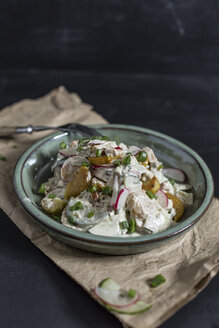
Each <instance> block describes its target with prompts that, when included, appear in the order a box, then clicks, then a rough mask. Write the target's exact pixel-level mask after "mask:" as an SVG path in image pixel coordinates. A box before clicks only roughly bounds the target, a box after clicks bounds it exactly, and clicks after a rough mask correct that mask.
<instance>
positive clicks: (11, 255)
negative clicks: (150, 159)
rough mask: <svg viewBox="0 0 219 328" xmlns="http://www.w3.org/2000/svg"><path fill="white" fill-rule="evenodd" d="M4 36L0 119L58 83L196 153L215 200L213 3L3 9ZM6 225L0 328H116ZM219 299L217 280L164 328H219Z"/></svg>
mask: <svg viewBox="0 0 219 328" xmlns="http://www.w3.org/2000/svg"><path fill="white" fill-rule="evenodd" d="M0 27H1V28H0V108H2V107H4V106H6V105H9V104H11V103H13V102H15V101H18V100H20V99H23V98H27V97H30V98H32V97H38V96H41V95H43V94H45V93H47V92H48V91H50V90H51V89H52V88H55V87H57V86H59V85H60V84H63V85H65V86H66V87H67V88H68V89H69V90H70V91H75V92H78V93H79V95H80V96H81V97H82V98H83V100H84V101H86V102H88V103H90V104H92V105H94V109H95V110H96V111H97V112H99V113H101V114H102V115H103V116H104V117H105V118H106V119H108V120H109V121H110V122H112V123H127V124H133V125H140V126H145V127H147V128H151V129H155V130H158V131H161V132H164V133H166V134H168V135H171V136H173V137H175V138H177V139H179V140H181V141H183V142H185V143H186V144H187V145H189V146H190V147H192V148H193V149H195V150H196V151H198V153H199V154H200V155H201V156H202V157H203V158H204V160H205V161H206V163H207V164H208V166H209V168H210V169H211V171H212V173H213V176H214V180H215V186H216V196H217V197H219V189H218V184H219V176H218V174H217V171H218V167H219V155H218V145H219V134H218V131H219V109H218V108H219V61H218V58H219V3H218V1H216V0H208V1H205V0H190V1H182V0H175V1H172V0H153V1H145V0H139V1H131V0H94V1H90V0H81V1H75V0H46V1H35V0H31V1H30V0H19V1H18V0H7V1H0ZM36 123H37V122H36ZM0 124H1V122H0ZM0 219H1V229H0V327H4V328H14V327H16V328H17V327H19V328H20V327H22V328H29V327H31V328H32V327H33V328H35V327H36V328H38V327H41V328H44V327H46V328H47V327H53V328H58V327H64V328H70V327H80V328H88V327H89V328H91V327H95V328H98V327H101V328H102V327H121V324H120V323H119V322H118V321H117V320H116V319H115V318H114V317H113V316H112V315H110V314H109V313H108V312H107V311H105V310H104V309H103V308H102V307H100V306H99V305H98V304H97V303H96V302H95V301H93V300H92V299H91V298H90V297H89V296H88V295H87V293H86V292H84V291H83V290H82V288H81V287H79V286H78V285H76V283H75V282H73V281H72V280H71V279H70V278H69V277H67V275H66V274H65V273H64V272H62V271H60V270H59V269H58V268H57V267H56V266H55V265H54V264H53V263H52V262H51V261H50V260H49V259H48V258H46V257H45V256H44V255H43V254H42V253H41V252H40V251H39V250H38V249H36V248H35V247H34V246H33V245H32V244H31V243H30V241H29V240H28V239H27V238H26V237H25V236H24V235H23V234H22V233H21V232H20V231H19V230H18V229H17V228H16V227H15V226H14V224H13V223H12V222H11V221H10V220H9V219H8V218H7V216H6V215H4V213H2V212H1V211H0ZM218 295H219V278H218V277H216V278H214V279H213V281H212V282H211V283H210V284H209V286H208V287H207V288H206V289H205V290H204V291H203V292H202V293H201V294H200V295H199V296H198V297H197V298H196V299H195V300H193V301H192V302H190V303H189V304H188V305H186V306H185V307H184V308H182V309H181V310H180V311H179V312H177V313H176V314H175V315H174V316H173V317H172V318H171V319H169V320H168V321H167V322H166V323H165V324H164V325H162V327H163V328H175V327H177V328H184V327H187V328H196V327H199V328H218V327H219V296H218Z"/></svg>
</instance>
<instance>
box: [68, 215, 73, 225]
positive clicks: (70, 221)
mask: <svg viewBox="0 0 219 328" xmlns="http://www.w3.org/2000/svg"><path fill="white" fill-rule="evenodd" d="M68 222H69V223H70V224H74V223H75V219H74V218H73V216H70V217H69V218H68Z"/></svg>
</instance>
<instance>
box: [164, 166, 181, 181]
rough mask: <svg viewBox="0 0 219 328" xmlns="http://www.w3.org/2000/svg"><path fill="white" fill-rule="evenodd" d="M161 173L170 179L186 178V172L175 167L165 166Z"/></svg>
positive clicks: (179, 179)
mask: <svg viewBox="0 0 219 328" xmlns="http://www.w3.org/2000/svg"><path fill="white" fill-rule="evenodd" d="M162 173H163V174H164V175H165V176H166V177H167V178H170V179H174V180H176V181H179V182H184V181H185V180H186V174H185V172H184V171H182V170H180V169H175V168H166V169H163V170H162Z"/></svg>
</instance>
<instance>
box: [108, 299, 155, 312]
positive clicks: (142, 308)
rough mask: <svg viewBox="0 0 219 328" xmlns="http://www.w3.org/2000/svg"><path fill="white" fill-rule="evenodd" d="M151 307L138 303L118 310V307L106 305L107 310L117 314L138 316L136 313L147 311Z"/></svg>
mask: <svg viewBox="0 0 219 328" xmlns="http://www.w3.org/2000/svg"><path fill="white" fill-rule="evenodd" d="M151 307H152V305H150V304H147V303H145V302H142V301H138V302H136V303H135V304H132V305H129V306H126V307H124V308H118V307H114V306H109V305H108V306H107V309H108V310H111V311H114V312H117V313H123V314H138V313H141V312H145V311H147V310H149V309H150V308H151Z"/></svg>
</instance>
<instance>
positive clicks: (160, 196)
mask: <svg viewBox="0 0 219 328" xmlns="http://www.w3.org/2000/svg"><path fill="white" fill-rule="evenodd" d="M155 195H156V196H157V200H158V202H159V204H160V205H161V206H162V207H164V208H167V207H168V197H167V195H166V194H165V192H163V191H162V190H161V189H159V190H158V191H157V192H156V194H155Z"/></svg>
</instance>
